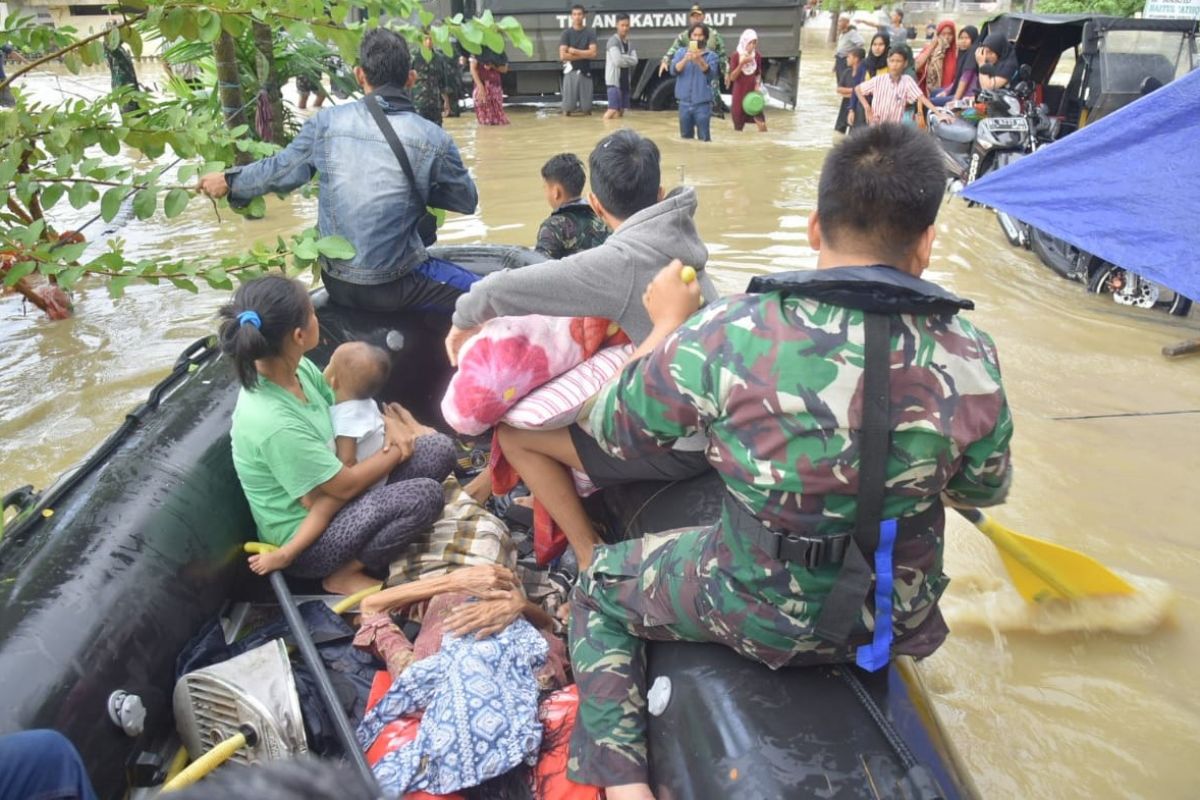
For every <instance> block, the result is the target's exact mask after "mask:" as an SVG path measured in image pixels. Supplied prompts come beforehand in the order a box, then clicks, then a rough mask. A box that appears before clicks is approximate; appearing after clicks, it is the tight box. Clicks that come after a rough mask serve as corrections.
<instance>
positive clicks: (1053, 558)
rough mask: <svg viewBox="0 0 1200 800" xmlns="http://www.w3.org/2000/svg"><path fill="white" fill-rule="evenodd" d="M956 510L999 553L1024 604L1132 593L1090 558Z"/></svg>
mask: <svg viewBox="0 0 1200 800" xmlns="http://www.w3.org/2000/svg"><path fill="white" fill-rule="evenodd" d="M955 510H956V511H958V513H960V514H962V515H963V516H964V517H966V518H967V519H969V520H970V521H971V523H972V524H973V525H974V526H975V527H976V528H978V529H979V530H980V531H982V532H983V535H984V536H986V537H988V538H989V539H991V540H992V544H994V545H996V547H997V548H998V549H999V550H1000V559H1001V560H1002V561H1003V562H1004V567H1005V568H1006V569H1007V570H1008V574H1009V577H1011V578H1012V582H1013V584H1014V585H1015V586H1016V587H1017V591H1018V592H1019V593H1020V594H1021V596H1022V597H1024V598H1025V600H1026V601H1027V602H1030V603H1041V602H1043V601H1045V600H1054V599H1064V600H1074V599H1078V598H1081V597H1092V596H1096V595H1114V594H1115V595H1122V594H1133V593H1134V588H1133V587H1132V586H1130V585H1129V583H1127V582H1126V581H1125V580H1124V579H1122V578H1121V577H1120V576H1118V575H1117V574H1115V573H1114V572H1113V571H1112V570H1110V569H1108V567H1105V566H1104V565H1103V564H1101V563H1100V562H1099V561H1097V560H1096V559H1094V558H1092V557H1091V556H1085V555H1084V554H1083V553H1077V552H1076V551H1074V550H1069V549H1067V548H1066V547H1063V546H1062V545H1057V544H1054V543H1053V542H1047V541H1045V540H1044V539H1035V538H1034V537H1032V536H1026V535H1025V534H1022V533H1017V532H1016V531H1011V530H1009V529H1008V528H1006V527H1004V526H1003V525H1001V524H1000V523H999V522H996V521H995V520H994V519H992V518H991V517H989V516H987V515H986V514H984V513H983V512H982V511H980V510H979V509H977V508H958V509H955Z"/></svg>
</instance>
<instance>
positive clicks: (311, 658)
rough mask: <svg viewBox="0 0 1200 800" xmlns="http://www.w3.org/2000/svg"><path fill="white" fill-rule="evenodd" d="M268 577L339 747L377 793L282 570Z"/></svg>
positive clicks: (376, 786) (372, 776) (370, 787)
mask: <svg viewBox="0 0 1200 800" xmlns="http://www.w3.org/2000/svg"><path fill="white" fill-rule="evenodd" d="M270 577H271V588H272V589H274V590H275V598H276V599H277V600H278V601H279V607H280V608H281V609H283V617H284V619H286V620H287V624H288V627H289V628H291V629H292V636H293V637H295V639H296V646H297V647H299V648H300V655H301V657H303V658H304V663H305V664H307V665H308V668H309V670H311V671H312V674H313V677H314V678H316V681H317V690H318V691H319V692H320V693H321V700H322V701H323V702H324V703H325V710H326V711H328V712H329V717H330V719H332V720H333V729H334V732H335V733H336V734H337V737H338V741H340V742H341V743H342V749H344V750H345V751H346V756H347V758H349V759H350V760H351V761H352V762H353V763H354V767H355V769H357V770H358V772H359V776H360V777H361V778H362V779H363V782H364V783H365V784H366V785H367V788H368V789H369V790H370V791H371V792H372V793H373V794H378V793H379V785H378V784H377V783H376V782H375V776H374V775H373V774H372V773H371V768H370V767H369V766H367V759H366V758H365V757H364V756H363V752H362V749H361V748H359V746H358V739H356V738H355V736H354V730H353V729H352V728H351V727H350V720H348V719H347V718H346V712H345V710H344V709H343V708H342V705H341V702H340V701H339V700H338V696H337V692H336V691H334V688H333V684H332V683H330V681H329V673H328V672H327V671H326V670H325V662H324V661H322V660H321V654H320V653H318V652H317V646H316V645H315V644H313V640H312V637H311V636H309V634H308V628H307V627H305V625H304V620H303V619H302V618H301V616H300V609H298V608H296V600H295V598H293V597H292V590H291V589H289V588H288V585H287V581H286V580H284V578H283V573H282V572H280V571H279V570H276V571H274V572H272V573H271V576H270Z"/></svg>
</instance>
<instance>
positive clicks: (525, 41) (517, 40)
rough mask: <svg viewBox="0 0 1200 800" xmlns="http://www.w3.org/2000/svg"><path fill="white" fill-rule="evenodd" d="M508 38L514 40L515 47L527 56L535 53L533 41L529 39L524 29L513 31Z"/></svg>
mask: <svg viewBox="0 0 1200 800" xmlns="http://www.w3.org/2000/svg"><path fill="white" fill-rule="evenodd" d="M508 38H509V39H511V40H512V43H513V47H515V48H517V49H518V50H520V51H521V52H522V53H524V54H525V55H527V56H530V55H533V42H531V41H529V37H528V36H526V35H525V32H524V31H513V32H511V33H509V34H508Z"/></svg>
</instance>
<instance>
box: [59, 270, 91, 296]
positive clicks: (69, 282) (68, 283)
mask: <svg viewBox="0 0 1200 800" xmlns="http://www.w3.org/2000/svg"><path fill="white" fill-rule="evenodd" d="M85 272H87V268H86V267H71V268H70V269H64V270H63V271H62V272H60V273H58V276H57V279H58V285H59V286H61V287H62V288H64V289H66V290H68V291H70V289H71V287H72V286H74V285H75V282H76V281H78V280H79V279H80V278H81V277H83V273H85Z"/></svg>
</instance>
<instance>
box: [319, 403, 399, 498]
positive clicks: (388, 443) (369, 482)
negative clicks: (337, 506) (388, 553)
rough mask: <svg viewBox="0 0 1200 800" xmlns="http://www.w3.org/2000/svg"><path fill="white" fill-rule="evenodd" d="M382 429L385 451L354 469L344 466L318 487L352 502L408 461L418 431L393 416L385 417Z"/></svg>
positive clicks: (322, 490) (323, 491) (331, 494)
mask: <svg viewBox="0 0 1200 800" xmlns="http://www.w3.org/2000/svg"><path fill="white" fill-rule="evenodd" d="M383 427H384V436H385V439H384V445H383V449H382V450H380V451H379V452H378V453H376V454H375V455H373V456H371V457H370V458H368V459H366V460H364V461H361V462H359V463H357V464H355V465H354V466H352V467H342V469H341V470H339V471H338V473H337V474H336V475H334V476H333V477H332V478H330V479H329V480H327V481H325V482H324V483H322V484H321V485H320V486H318V487H317V488H318V489H320V490H321V492H322V493H323V494H327V495H329V496H331V497H335V498H337V499H339V500H341V501H343V502H346V501H348V500H352V499H354V498H355V497H358V496H359V495H360V494H362V493H363V492H365V491H366V490H367V489H368V488H370V487H371V486H373V485H375V484H376V483H378V482H379V481H380V480H381V479H382V478H383V477H384V476H386V475H387V474H388V473H390V472H391V471H392V470H393V469H395V468H396V466H397V465H399V464H401V463H403V462H404V461H406V460H408V457H409V456H411V455H412V451H413V442H414V441H415V440H416V434H415V431H413V429H412V428H411V427H410V426H409V425H407V424H405V423H404V421H403V420H401V419H399V418H398V417H397V416H396V415H395V414H394V413H387V414H384V416H383Z"/></svg>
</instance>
